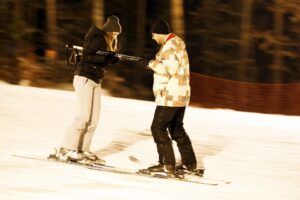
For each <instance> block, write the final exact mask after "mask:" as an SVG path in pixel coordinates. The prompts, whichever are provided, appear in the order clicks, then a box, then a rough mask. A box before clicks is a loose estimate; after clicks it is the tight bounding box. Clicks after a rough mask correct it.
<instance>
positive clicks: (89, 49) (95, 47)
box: [82, 36, 106, 64]
mask: <svg viewBox="0 0 300 200" xmlns="http://www.w3.org/2000/svg"><path fill="white" fill-rule="evenodd" d="M85 46H86V47H85V48H84V49H83V53H82V62H85V63H92V64H105V56H104V55H100V54H96V52H97V51H99V50H102V49H105V48H106V42H105V39H104V38H101V37H96V36H94V37H91V38H90V39H89V40H88V41H87V44H86V45H85Z"/></svg>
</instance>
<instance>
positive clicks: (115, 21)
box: [103, 15, 122, 33]
mask: <svg viewBox="0 0 300 200" xmlns="http://www.w3.org/2000/svg"><path fill="white" fill-rule="evenodd" d="M103 31H105V32H117V33H121V32H122V27H121V25H120V22H119V18H118V17H117V16H115V15H111V16H109V17H108V18H107V20H106V22H105V24H104V26H103Z"/></svg>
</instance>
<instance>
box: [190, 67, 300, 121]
mask: <svg viewBox="0 0 300 200" xmlns="http://www.w3.org/2000/svg"><path fill="white" fill-rule="evenodd" d="M191 90H192V91H191V93H192V94H191V105H194V106H201V107H207V108H228V109H234V110H240V111H249V112H260V113H273V114H286V115H300V83H292V84H261V83H246V82H239V81H231V80H226V79H221V78H215V77H210V76H205V75H201V74H196V73H191Z"/></svg>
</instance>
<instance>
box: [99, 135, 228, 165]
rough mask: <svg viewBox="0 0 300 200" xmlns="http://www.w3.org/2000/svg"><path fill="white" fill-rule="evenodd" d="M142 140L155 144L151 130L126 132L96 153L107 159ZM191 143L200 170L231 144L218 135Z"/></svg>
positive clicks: (174, 144)
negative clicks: (210, 158) (212, 157)
mask: <svg viewBox="0 0 300 200" xmlns="http://www.w3.org/2000/svg"><path fill="white" fill-rule="evenodd" d="M199 134H201V133H199ZM141 140H149V142H152V143H153V144H154V141H153V138H152V135H151V131H150V130H149V129H145V130H141V131H136V130H124V131H122V134H120V135H119V136H118V137H117V138H116V139H114V140H113V141H111V142H110V143H109V144H108V145H107V146H106V147H104V148H102V149H98V150H96V151H95V152H94V153H95V154H96V155H98V156H100V157H105V156H108V155H112V154H115V153H118V152H121V151H124V150H125V149H126V148H129V147H130V146H131V145H133V144H134V143H136V142H139V141H141ZM191 141H192V145H193V148H194V152H195V154H196V158H197V165H198V168H205V166H204V163H203V160H204V158H205V157H207V156H214V155H216V154H218V153H219V152H222V150H223V149H224V148H225V147H226V146H227V145H228V144H229V143H230V141H229V140H228V138H225V137H223V136H217V135H210V136H209V137H206V139H205V140H199V139H198V140H193V138H192V137H191ZM173 146H174V151H177V145H176V142H174V143H173ZM153 151H155V152H156V149H155V145H153ZM137 154H138V152H137ZM177 160H179V162H180V158H179V159H177ZM142 162H151V161H142Z"/></svg>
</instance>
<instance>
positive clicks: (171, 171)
mask: <svg viewBox="0 0 300 200" xmlns="http://www.w3.org/2000/svg"><path fill="white" fill-rule="evenodd" d="M138 173H142V174H148V175H152V176H153V177H157V178H180V179H183V178H184V177H183V176H182V175H181V174H178V173H177V172H176V171H175V167H174V166H173V165H164V164H161V163H159V164H157V165H153V166H150V167H148V168H146V169H140V170H139V171H138Z"/></svg>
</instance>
